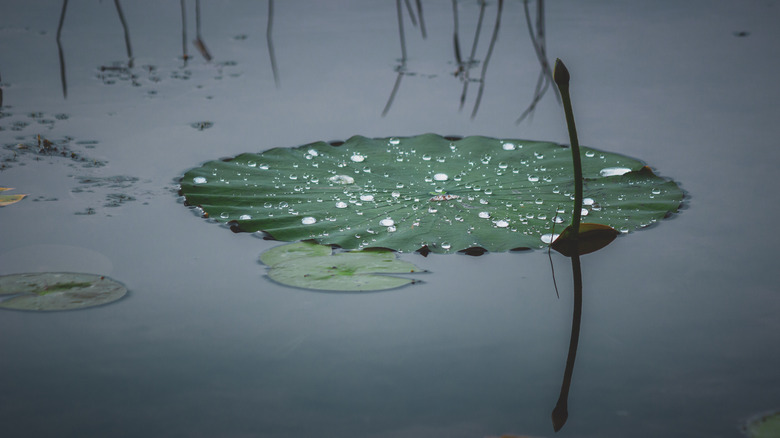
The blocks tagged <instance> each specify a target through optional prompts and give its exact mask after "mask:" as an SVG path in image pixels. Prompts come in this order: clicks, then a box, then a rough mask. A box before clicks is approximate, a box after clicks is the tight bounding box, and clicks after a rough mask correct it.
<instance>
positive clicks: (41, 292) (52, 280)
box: [0, 272, 127, 311]
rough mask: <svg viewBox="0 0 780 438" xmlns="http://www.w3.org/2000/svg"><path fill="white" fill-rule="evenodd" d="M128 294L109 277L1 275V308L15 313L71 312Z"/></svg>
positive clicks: (41, 274)
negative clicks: (3, 297) (35, 311)
mask: <svg viewBox="0 0 780 438" xmlns="http://www.w3.org/2000/svg"><path fill="white" fill-rule="evenodd" d="M126 293H127V288H125V287H124V286H123V285H121V284H120V283H118V282H116V281H114V280H111V279H110V278H107V277H104V276H100V275H94V274H80V273H71V272H40V273H26V274H11V275H3V276H0V296H2V295H11V297H10V298H6V299H2V300H1V301H0V308H4V309H14V310H38V311H52V310H73V309H82V308H85V307H93V306H100V305H103V304H108V303H111V302H113V301H116V300H118V299H120V298H122V297H123V296H125V294H126Z"/></svg>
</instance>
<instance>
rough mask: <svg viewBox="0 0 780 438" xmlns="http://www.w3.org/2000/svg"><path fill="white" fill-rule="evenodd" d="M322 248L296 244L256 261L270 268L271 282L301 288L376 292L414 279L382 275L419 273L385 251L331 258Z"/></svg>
mask: <svg viewBox="0 0 780 438" xmlns="http://www.w3.org/2000/svg"><path fill="white" fill-rule="evenodd" d="M331 252H332V249H331V247H329V246H326V245H318V244H316V243H311V242H298V243H292V244H289V245H282V246H278V247H276V248H272V249H270V250H268V251H266V252H265V253H264V254H262V255H261V256H260V260H261V261H262V262H263V263H265V264H267V265H270V266H271V267H270V269H269V270H268V276H269V277H271V279H273V280H275V281H277V282H279V283H282V284H285V285H287V286H295V287H300V288H304V289H317V290H330V291H345V292H357V291H377V290H384V289H393V288H397V287H401V286H405V285H407V284H410V283H414V282H415V280H412V279H409V278H402V277H392V276H388V275H383V274H409V273H414V272H419V269H418V268H417V266H415V265H413V264H412V263H409V262H404V261H402V260H398V259H397V258H396V256H395V254H394V253H393V252H391V251H389V250H376V251H369V250H366V251H354V252H344V253H337V254H333V255H331Z"/></svg>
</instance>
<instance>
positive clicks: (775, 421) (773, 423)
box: [747, 412, 780, 438]
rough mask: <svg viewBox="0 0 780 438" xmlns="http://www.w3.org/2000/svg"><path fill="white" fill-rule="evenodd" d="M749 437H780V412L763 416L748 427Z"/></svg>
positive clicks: (751, 422)
mask: <svg viewBox="0 0 780 438" xmlns="http://www.w3.org/2000/svg"><path fill="white" fill-rule="evenodd" d="M747 435H748V437H750V438H777V437H780V412H774V413H772V414H768V415H762V416H761V417H758V418H756V419H754V420H752V421H750V422H749V423H748V425H747Z"/></svg>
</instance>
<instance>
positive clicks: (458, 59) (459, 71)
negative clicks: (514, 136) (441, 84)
mask: <svg viewBox="0 0 780 438" xmlns="http://www.w3.org/2000/svg"><path fill="white" fill-rule="evenodd" d="M405 3H406V10H407V11H408V14H409V19H410V21H411V22H412V25H414V26H417V20H416V19H415V17H414V12H413V10H412V7H411V3H410V2H409V0H405ZM503 6H504V1H503V0H498V4H497V8H496V19H495V22H494V25H493V31H492V36H491V39H490V44H489V46H488V49H487V53H486V54H485V58H484V59H483V61H482V62H480V61H478V60H477V59H476V54H477V47H478V45H479V39H480V35H481V34H482V23H483V22H484V17H485V11H486V7H487V2H486V1H484V0H481V1H480V2H479V16H478V18H477V25H476V29H475V31H474V37H473V40H472V44H471V50H470V52H469V56H468V58H466V59H464V58H463V56H462V54H461V45H460V35H459V34H460V31H459V16H458V15H459V13H458V2H457V0H452V17H453V36H452V44H453V49H454V55H455V64H456V65H457V68H456V70H455V73H454V74H453V75H454V76H455V77H456V78H458V79H459V80H460V81H461V82H462V83H463V87H462V90H461V94H460V100H459V108H460V109H463V107H464V105H465V103H466V98H467V95H468V88H469V83H470V82H478V83H479V90H478V92H477V97H476V99H475V101H474V107H473V109H472V111H471V118H472V119H473V118H475V117H476V115H477V112H478V111H479V106H480V102H481V101H482V95H483V93H484V90H485V77H486V76H487V69H488V65H489V63H490V58H491V56H492V54H493V49H494V48H495V44H496V41H497V40H498V32H499V28H500V26H501V15H502V13H503ZM403 10H404V8H403V6H402V5H401V1H400V0H396V11H397V15H398V36H399V39H400V43H401V59H400V60H399V61H400V62H399V64H398V65H396V66H395V68H394V70H395V71H396V79H395V82H394V84H393V89H392V91H391V92H390V96H389V98H388V99H387V103H386V104H385V107H384V109H383V110H382V116H385V115H386V114H387V113H388V112H389V111H390V108H391V107H392V104H393V101H394V99H395V96H396V94H397V93H398V89H399V88H400V85H401V80H402V78H403V76H405V75H408V74H410V73H409V72H408V70H407V59H408V58H407V56H406V38H405V34H404V26H403V19H404V13H403ZM417 14H418V16H419V18H420V20H419V23H420V30H421V32H422V36H423V38H425V37H426V30H425V25H424V19H423V12H422V3H421V2H420V1H419V0H418V1H417ZM480 64H481V66H482V69H481V71H480V75H479V77H477V78H474V77H472V76H471V70H472V69H473V68H475V67H477V66H479V65H480Z"/></svg>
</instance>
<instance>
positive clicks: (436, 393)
mask: <svg viewBox="0 0 780 438" xmlns="http://www.w3.org/2000/svg"><path fill="white" fill-rule="evenodd" d="M274 6H275V8H274V16H273V18H274V21H273V28H272V42H273V49H274V54H275V58H276V64H277V70H278V82H279V86H278V87H277V86H276V85H275V78H274V71H273V68H272V66H271V63H270V57H269V51H268V45H267V39H266V25H267V19H268V8H267V3H265V2H250V1H219V2H216V1H215V2H207V1H204V2H202V4H201V11H200V13H201V17H200V18H201V19H200V27H201V28H200V37H201V39H202V41H203V42H204V43H205V45H206V47H207V48H208V50H209V52H210V54H211V55H212V57H213V59H212V60H211V61H210V62H207V61H206V60H205V59H204V58H203V57H202V56H201V54H200V53H199V52H198V50H197V48H196V47H195V46H194V45H193V44H192V42H191V41H192V40H193V39H195V38H196V24H195V3H194V2H186V13H187V32H188V34H187V41H188V43H187V51H188V54H189V55H190V56H191V59H190V60H189V61H188V62H187V63H186V64H185V63H184V62H183V60H182V59H181V57H182V35H181V32H182V28H181V11H180V9H179V3H178V2H152V1H138V2H124V3H122V7H123V12H124V18H125V22H126V24H127V30H128V34H129V37H130V39H129V41H130V43H131V50H132V55H133V66H132V68H127V67H128V56H127V47H126V42H125V36H124V32H123V28H122V23H121V21H120V19H119V17H118V16H117V12H116V9H115V6H114V4H113V2H97V1H88V2H86V1H85V2H70V3H69V5H68V8H67V11H66V15H65V19H64V22H63V26H62V29H61V33H60V39H59V41H60V47H61V55H62V56H60V51H58V45H57V38H56V37H57V26H58V22H59V19H60V15H61V12H62V3H61V2H59V1H39V2H32V3H30V2H23V1H20V0H12V1H5V2H4V3H3V6H2V8H1V9H2V13H1V14H0V76H1V82H0V88H2V92H3V94H2V97H3V102H2V105H3V107H2V110H1V111H2V116H3V117H2V118H0V129H1V130H0V144H2V145H3V149H1V150H0V159H2V163H3V166H4V167H3V169H2V170H1V171H0V186H4V187H14V188H16V191H17V192H18V193H28V194H29V196H28V197H27V198H26V199H25V200H23V201H22V202H20V203H18V204H15V205H12V206H8V207H3V208H1V209H0V274H10V273H17V272H31V271H79V272H93V273H98V274H101V275H109V276H111V277H112V278H115V279H117V280H119V281H122V282H123V283H125V284H126V285H127V287H128V288H129V289H130V291H131V293H130V294H129V296H128V297H127V298H126V299H124V300H122V301H120V302H117V303H115V304H113V305H109V306H105V307H101V308H94V309H89V310H82V311H72V312H60V313H52V314H43V313H32V312H13V311H3V312H2V314H0V333H2V335H1V336H0V348H1V349H2V353H1V354H0V434H1V435H2V436H4V437H65V436H73V437H85V436H112V437H113V436H116V437H139V436H166V437H217V436H218V437H255V436H257V437H313V436H324V437H376V438H380V437H381V438H389V437H426V438H429V437H448V438H449V437H464V438H465V437H487V436H499V435H501V434H513V435H529V436H535V437H550V436H553V435H556V436H561V437H658V436H684V437H707V438H712V437H738V436H740V435H741V427H742V425H743V424H744V422H745V421H746V420H747V419H748V418H750V417H751V416H753V415H755V414H758V413H761V412H765V411H772V410H777V409H780V373H778V369H780V348H778V343H779V342H780V318H778V315H779V314H780V295H779V294H778V286H777V280H778V277H777V272H778V262H777V257H776V255H775V253H776V248H777V247H778V244H780V238H778V233H776V232H774V231H773V230H774V229H775V227H776V222H777V217H778V215H779V214H780V208H779V207H778V202H777V201H778V200H777V195H776V193H775V190H774V186H775V185H776V184H775V181H776V179H777V177H776V174H777V171H776V166H777V163H778V162H780V152H779V151H780V148H778V147H777V146H778V145H777V139H778V137H780V124H778V123H777V121H778V120H780V107H778V105H777V102H778V101H780V87H778V86H777V80H776V76H777V71H778V70H779V69H780V61H778V60H780V45H778V44H777V41H780V28H778V27H777V22H778V21H780V5H778V4H777V3H776V2H773V1H761V0H751V1H736V0H723V1H714V2H713V1H689V2H673V1H661V2H652V3H648V2H639V1H633V2H617V1H591V2H575V1H557V2H549V3H548V4H546V8H545V13H546V37H547V38H546V40H547V50H548V53H549V55H550V57H551V58H552V59H554V58H556V57H560V58H562V59H564V60H565V61H566V64H567V66H568V67H569V69H570V71H571V72H572V83H571V88H572V95H573V99H574V107H575V108H574V109H575V116H576V118H577V123H578V128H579V134H580V135H579V137H580V141H581V142H582V143H584V144H587V145H591V146H594V147H597V148H601V149H605V150H610V151H614V152H619V153H622V154H626V155H630V156H634V157H638V158H640V159H643V160H645V161H647V163H648V164H650V165H651V166H653V168H654V169H656V170H657V172H658V173H659V174H660V175H663V176H666V177H670V178H674V179H675V180H676V181H679V182H680V183H681V185H682V187H683V188H684V189H685V190H686V191H687V192H688V193H689V195H690V197H689V199H687V201H686V204H687V205H686V208H685V209H684V210H683V211H682V213H680V214H677V215H675V216H674V217H673V218H672V219H671V220H667V221H663V223H661V224H660V225H659V226H657V227H653V228H652V229H649V230H645V231H641V232H636V233H631V234H629V235H627V236H622V237H621V238H619V239H617V241H616V242H615V243H613V244H612V245H610V246H609V247H608V248H606V249H604V250H602V251H600V252H598V253H594V254H591V255H588V256H585V257H583V259H582V263H583V270H584V284H585V292H584V309H583V312H584V316H583V322H582V333H581V335H580V345H579V350H578V356H577V364H576V368H575V370H574V379H573V382H572V388H571V395H570V399H569V421H568V423H567V424H566V426H565V427H564V428H563V430H561V431H560V432H558V433H557V434H555V433H554V432H553V430H552V425H551V422H550V412H551V410H552V408H553V406H554V405H555V402H556V400H557V398H558V391H559V390H560V385H561V378H562V375H563V369H564V363H565V360H566V353H567V348H568V342H569V329H570V324H571V311H572V310H571V309H572V291H571V286H570V284H571V280H569V279H568V277H569V276H570V275H571V272H570V269H569V264H568V260H567V259H565V258H564V257H562V256H559V255H558V256H553V259H554V262H555V264H556V268H557V269H556V273H557V275H558V283H559V286H560V287H561V298H560V299H558V298H556V296H555V292H554V290H553V286H552V279H551V276H550V268H549V262H548V260H547V256H546V254H545V253H544V252H542V251H533V252H526V253H521V254H487V255H485V256H482V257H468V256H459V255H451V256H430V257H427V258H423V257H421V256H420V255H417V254H403V255H401V257H402V258H403V259H405V260H409V261H412V262H414V263H416V264H417V265H418V266H420V267H421V268H424V269H428V270H430V271H432V273H430V274H426V276H425V278H424V280H425V282H424V283H422V284H418V285H414V286H412V287H406V288H402V289H398V290H393V291H388V292H383V293H372V294H364V295H352V294H323V293H317V292H311V291H305V290H299V289H292V288H286V287H284V286H280V285H278V284H275V283H272V282H271V281H269V280H268V279H267V278H266V277H264V272H265V268H264V267H263V266H262V265H260V264H259V263H258V261H257V257H258V255H259V254H260V253H261V252H262V251H264V250H266V249H268V248H271V247H273V246H275V245H278V242H271V241H265V240H262V239H257V238H254V237H252V236H249V235H245V234H233V233H230V232H229V231H227V230H226V229H225V228H224V227H221V226H218V225H215V224H214V223H210V222H208V221H206V220H202V219H199V218H197V217H196V216H195V215H193V212H192V211H190V210H189V209H187V208H185V207H184V206H182V204H181V201H180V200H178V198H177V195H176V179H177V178H178V177H179V176H180V175H181V174H182V173H183V172H184V171H186V170H187V169H189V168H191V167H195V166H198V165H200V164H201V163H203V162H204V161H207V160H211V159H215V158H219V157H224V156H232V155H235V154H238V153H241V152H246V151H262V150H265V149H269V148H272V147H279V146H297V145H300V144H304V143H308V142H312V141H317V140H336V139H346V138H348V137H350V136H352V135H355V134H361V135H365V136H369V137H384V136H405V135H417V134H421V133H425V132H435V133H439V134H456V135H487V136H492V137H506V138H529V139H542V140H552V141H556V142H562V143H565V142H567V141H568V137H567V134H566V128H565V124H564V121H563V112H562V109H561V107H560V106H559V105H558V103H557V102H556V100H555V98H554V96H553V95H552V94H551V93H548V94H547V95H545V96H544V97H543V98H542V100H541V101H540V103H539V105H538V107H537V110H536V112H535V113H534V114H533V116H532V117H531V118H529V119H526V120H525V121H523V122H522V123H521V124H519V125H517V124H515V120H516V119H517V117H518V116H519V115H520V114H521V113H522V112H523V110H524V109H525V108H526V106H527V105H528V104H529V103H530V102H531V100H532V98H533V95H534V87H535V84H536V80H537V76H538V74H539V64H538V61H537V60H536V56H535V54H534V50H533V46H532V45H531V42H530V39H529V36H528V29H527V27H526V24H525V17H524V14H523V4H522V2H520V1H509V0H508V1H505V2H504V10H503V15H502V19H501V27H500V32H499V36H498V40H497V41H496V43H495V48H494V51H493V53H492V56H491V58H490V63H489V68H488V69H487V73H486V76H485V82H484V94H483V96H482V100H481V103H480V106H479V109H478V112H477V114H476V117H475V118H473V119H471V118H470V114H471V112H472V109H473V107H474V104H475V100H476V97H477V90H478V88H479V83H477V82H473V83H471V84H470V87H469V90H468V94H467V95H466V98H465V103H464V108H463V110H459V102H460V96H461V90H462V82H461V80H460V79H459V78H458V77H456V76H454V75H453V73H454V72H455V71H456V70H457V64H456V62H455V60H454V54H453V47H452V40H453V35H452V34H453V15H452V4H451V2H448V1H426V2H423V7H424V18H425V25H426V30H427V38H426V39H422V37H421V35H420V30H419V28H414V27H413V26H412V25H411V22H410V21H409V19H408V17H407V18H406V21H405V22H404V25H405V30H406V35H405V37H406V46H407V47H406V49H407V58H408V59H407V62H406V72H407V73H410V74H407V75H404V76H403V78H402V81H401V83H400V86H399V88H398V90H397V93H396V95H395V98H394V100H393V102H392V105H391V106H390V108H389V111H388V113H387V114H386V116H384V117H382V115H381V114H382V111H383V109H384V108H385V106H386V104H387V101H388V97H389V96H390V93H391V91H392V89H393V85H394V84H395V81H396V77H397V74H396V70H395V68H396V67H397V66H398V64H399V61H398V59H399V58H400V57H401V49H400V44H399V38H398V24H397V20H396V7H395V3H394V2H392V1H389V0H387V1H382V2H379V1H373V2H365V1H347V0H345V1H339V2H315V1H299V2H277V3H276V4H275V5H274ZM496 6H497V2H496V1H491V2H490V3H489V4H488V5H487V7H486V9H485V19H484V23H483V27H482V33H481V35H480V40H479V45H478V46H477V50H476V56H475V58H476V59H477V60H479V61H483V60H484V59H485V56H486V53H487V49H488V44H489V42H490V35H491V33H492V32H493V26H494V22H495V16H496V9H497V8H496ZM479 9H480V6H479V3H478V2H476V1H459V2H458V11H459V26H460V28H459V34H460V41H461V47H462V52H463V53H464V56H467V55H468V53H469V52H470V48H471V43H472V41H473V35H474V30H475V28H476V25H477V18H478V16H479ZM531 11H532V12H533V11H534V5H532V8H531ZM480 72H481V64H478V65H477V66H476V67H475V68H473V69H472V70H471V71H470V75H471V77H472V78H479V76H480ZM64 85H66V87H64ZM65 93H67V97H65V96H64V94H65ZM38 134H40V135H42V136H44V137H45V138H48V139H51V140H55V141H56V142H59V143H58V144H66V145H67V146H68V148H69V151H70V152H72V153H75V154H76V156H77V157H78V158H76V159H72V158H70V157H56V156H41V155H37V154H36V153H34V149H28V150H22V149H18V148H17V149H14V148H15V145H17V144H19V143H22V144H28V145H33V144H34V142H35V141H36V136H37V135H38ZM82 157H83V158H84V160H83V161H82V160H81V158H82Z"/></svg>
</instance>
